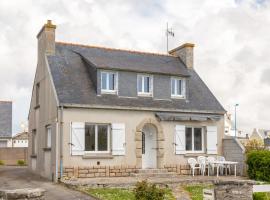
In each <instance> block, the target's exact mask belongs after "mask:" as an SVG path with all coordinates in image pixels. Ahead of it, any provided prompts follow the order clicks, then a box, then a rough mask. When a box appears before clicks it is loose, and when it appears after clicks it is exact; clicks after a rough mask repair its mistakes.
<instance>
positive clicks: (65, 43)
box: [55, 41, 177, 57]
mask: <svg viewBox="0 0 270 200" xmlns="http://www.w3.org/2000/svg"><path fill="white" fill-rule="evenodd" d="M55 43H58V44H62V45H73V46H80V47H88V48H99V49H106V50H110V51H124V52H130V53H137V54H148V55H155V56H167V57H177V56H174V55H170V54H164V53H156V52H146V51H136V50H129V49H119V48H111V47H104V46H96V45H86V44H78V43H70V42H62V41H56V42H55Z"/></svg>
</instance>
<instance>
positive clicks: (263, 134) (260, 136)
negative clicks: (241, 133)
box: [250, 128, 270, 141]
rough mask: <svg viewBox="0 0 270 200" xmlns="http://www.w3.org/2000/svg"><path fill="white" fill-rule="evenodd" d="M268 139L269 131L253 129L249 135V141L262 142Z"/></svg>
mask: <svg viewBox="0 0 270 200" xmlns="http://www.w3.org/2000/svg"><path fill="white" fill-rule="evenodd" d="M268 137H270V130H264V129H257V128H254V129H253V131H252V133H251V135H250V139H257V140H262V141H263V140H264V139H265V138H268Z"/></svg>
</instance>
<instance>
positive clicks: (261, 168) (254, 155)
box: [247, 150, 270, 181]
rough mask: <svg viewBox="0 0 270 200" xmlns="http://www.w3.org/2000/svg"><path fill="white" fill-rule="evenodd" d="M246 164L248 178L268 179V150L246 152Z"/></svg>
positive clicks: (269, 175) (269, 165)
mask: <svg viewBox="0 0 270 200" xmlns="http://www.w3.org/2000/svg"><path fill="white" fill-rule="evenodd" d="M247 165H248V176H249V178H251V179H255V180H260V181H270V151H268V150H260V151H251V152H250V153H248V154H247Z"/></svg>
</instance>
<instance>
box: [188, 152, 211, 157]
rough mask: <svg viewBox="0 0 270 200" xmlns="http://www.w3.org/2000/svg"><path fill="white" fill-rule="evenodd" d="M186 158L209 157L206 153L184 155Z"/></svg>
mask: <svg viewBox="0 0 270 200" xmlns="http://www.w3.org/2000/svg"><path fill="white" fill-rule="evenodd" d="M184 156H185V157H197V156H208V154H206V153H187V154H185V155H184Z"/></svg>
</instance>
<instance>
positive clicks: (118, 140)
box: [112, 123, 126, 155]
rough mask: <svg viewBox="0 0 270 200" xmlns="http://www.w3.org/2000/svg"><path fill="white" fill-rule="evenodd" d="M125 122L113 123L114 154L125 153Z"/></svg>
mask: <svg viewBox="0 0 270 200" xmlns="http://www.w3.org/2000/svg"><path fill="white" fill-rule="evenodd" d="M125 135H126V132H125V124H121V123H115V124H112V155H125V146H126V139H125Z"/></svg>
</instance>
